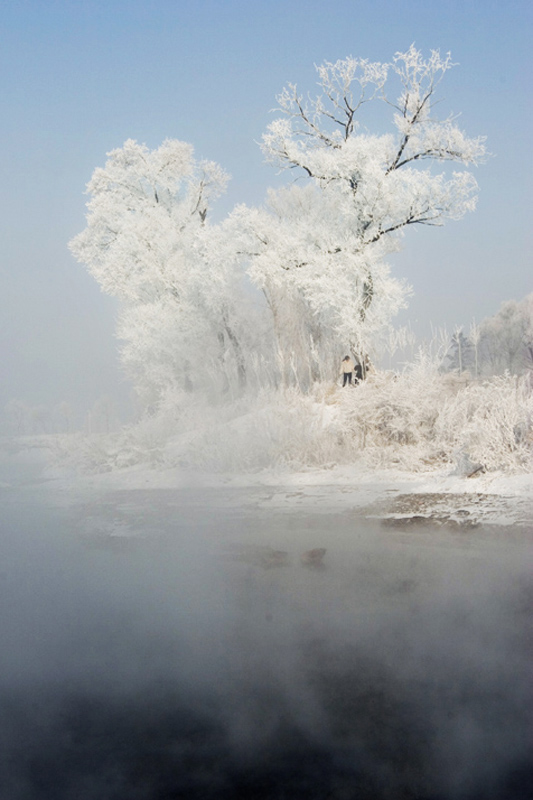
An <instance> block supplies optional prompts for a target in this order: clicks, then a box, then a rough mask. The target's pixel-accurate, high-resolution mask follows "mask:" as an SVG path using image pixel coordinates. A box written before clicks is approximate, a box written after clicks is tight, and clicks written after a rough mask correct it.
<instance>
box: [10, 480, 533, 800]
mask: <svg viewBox="0 0 533 800" xmlns="http://www.w3.org/2000/svg"><path fill="white" fill-rule="evenodd" d="M151 498H153V499H152V503H153V504H152V505H151V506H147V505H146V504H145V507H144V509H143V511H142V513H137V514H135V513H134V512H131V514H130V519H131V520H136V521H137V525H138V532H141V533H145V534H146V537H145V538H137V539H126V538H118V537H114V538H106V537H104V536H96V535H95V536H90V535H89V536H87V535H83V536H80V535H79V533H78V534H76V529H77V528H78V531H79V520H76V519H73V518H72V517H70V518H69V517H68V516H67V515H63V516H62V517H61V516H59V514H58V513H57V512H52V511H50V510H46V509H44V508H43V507H37V506H33V507H32V506H27V507H26V509H25V510H24V511H22V510H21V508H20V507H18V506H17V507H15V506H11V507H9V506H6V507H5V508H4V513H3V524H2V546H3V552H4V557H3V566H2V576H1V579H0V593H1V602H2V608H3V614H2V619H1V621H0V636H1V641H2V649H1V652H0V750H1V752H2V761H1V766H0V786H1V792H0V795H1V797H2V798H3V800H4V799H5V800H34V798H35V799H37V798H39V800H40V799H41V798H43V799H44V798H46V800H48V798H50V800H52V798H53V800H67V798H68V799H69V800H70V799H71V798H74V797H75V798H76V799H77V800H85V799H86V798H87V800H89V799H90V800H93V798H98V799H99V800H137V798H138V799H139V800H148V799H150V800H152V798H153V799H155V800H163V798H164V799H165V800H170V798H187V799H188V800H195V798H202V800H204V799H205V798H208V799H210V798H213V800H214V799H215V798H217V800H218V798H240V797H242V798H254V799H255V798H276V799H278V798H279V799H280V800H281V798H291V800H294V798H302V799H303V798H306V800H307V799H309V798H311V799H312V798H317V799H318V798H320V800H325V798H339V800H341V799H342V800H351V798H353V799H354V800H355V799H356V798H357V800H370V798H371V799H372V800H380V799H381V798H391V800H396V798H413V799H414V798H418V799H419V800H421V798H426V800H429V799H430V798H431V799H432V800H437V799H438V800H444V798H469V799H471V800H474V799H475V800H478V799H482V798H486V799H487V800H489V799H490V800H497V799H498V800H500V798H517V799H519V798H526V797H530V796H531V794H530V793H528V792H530V789H529V787H530V786H533V775H532V772H531V768H530V766H529V764H530V762H528V755H529V753H528V745H529V743H528V735H529V721H530V720H529V718H528V715H529V711H528V709H529V708H531V707H532V706H531V702H530V701H531V697H528V694H529V691H528V690H529V686H528V664H527V656H528V640H527V624H526V621H527V611H528V604H530V601H531V598H532V592H531V584H530V582H529V580H528V576H527V565H526V563H525V560H524V554H525V552H526V551H525V549H524V545H523V543H522V541H516V540H515V539H513V537H512V536H511V537H510V539H509V543H508V544H507V545H506V544H505V537H506V536H507V535H508V534H507V533H505V532H502V533H489V532H481V533H473V532H468V533H462V534H458V533H455V534H454V533H451V532H449V531H448V532H446V531H442V530H440V531H438V530H431V529H428V530H425V529H420V530H418V531H417V532H416V533H409V534H407V533H405V532H403V533H402V532H401V531H391V530H390V529H388V530H387V531H384V530H381V529H380V528H379V526H378V525H375V526H371V525H370V524H369V523H366V522H359V523H358V522H357V520H353V519H351V520H350V519H348V518H347V517H344V518H341V517H338V518H332V517H326V516H324V517H322V518H320V517H314V518H311V517H308V518H306V517H301V518H299V519H298V520H295V519H294V518H290V517H286V518H284V517H282V516H279V517H277V518H274V517H269V518H266V517H259V516H258V515H256V516H255V517H254V516H253V515H249V516H248V517H246V516H244V515H235V514H234V515H232V514H230V513H229V512H226V513H225V514H223V513H222V512H217V514H216V515H215V513H214V512H213V513H212V514H207V513H206V512H205V511H204V512H203V513H200V511H198V513H195V512H190V513H189V515H188V516H187V517H184V515H183V514H181V512H180V508H179V502H178V505H177V506H176V507H175V509H174V512H173V514H170V513H169V512H168V510H167V511H161V508H162V505H161V503H160V502H158V497H157V493H152V495H151ZM159 499H161V498H159ZM87 513H92V514H93V515H100V516H101V517H102V516H103V517H106V515H107V519H108V520H109V519H111V517H110V513H111V512H110V511H109V509H107V510H105V509H104V510H102V508H100V509H89V510H88V509H86V510H85V514H86V515H87ZM155 522H157V524H158V525H159V534H158V535H154V534H153V528H151V526H153V524H154V523H155ZM89 528H90V526H89ZM150 530H152V534H151V535H148V534H149V533H150ZM84 532H85V534H86V533H87V526H85V528H84ZM228 544H231V545H232V548H233V549H232V548H229V552H235V553H236V554H238V555H239V556H242V555H243V554H246V552H247V548H248V547H249V545H250V544H263V545H267V546H272V547H275V548H278V547H279V548H283V549H285V550H288V551H289V554H290V562H291V563H290V564H289V566H286V567H280V568H277V569H263V568H261V567H260V566H257V565H255V564H254V563H250V560H249V559H246V558H243V557H236V558H235V559H232V558H227V557H226V556H227V553H228V548H225V545H228ZM311 546H325V547H327V548H328V550H327V554H326V558H325V563H326V569H325V570H323V571H320V570H306V569H304V568H303V567H302V566H301V564H300V563H299V559H298V554H299V553H300V552H301V551H302V550H304V549H306V548H307V547H311Z"/></svg>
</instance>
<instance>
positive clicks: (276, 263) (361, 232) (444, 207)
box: [236, 46, 485, 352]
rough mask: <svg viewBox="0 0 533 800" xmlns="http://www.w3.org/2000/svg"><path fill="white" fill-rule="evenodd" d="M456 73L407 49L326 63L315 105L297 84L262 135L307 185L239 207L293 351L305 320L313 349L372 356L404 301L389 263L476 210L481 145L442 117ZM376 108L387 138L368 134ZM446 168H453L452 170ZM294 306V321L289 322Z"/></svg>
mask: <svg viewBox="0 0 533 800" xmlns="http://www.w3.org/2000/svg"><path fill="white" fill-rule="evenodd" d="M451 67H452V62H451V57H450V55H449V54H448V55H447V56H445V57H441V55H440V54H439V52H438V51H432V52H431V54H430V57H429V58H428V59H424V58H423V57H422V54H421V53H420V51H418V50H417V49H416V48H415V47H414V46H411V47H410V48H409V50H407V52H405V53H397V54H396V55H395V57H394V59H393V61H392V63H390V64H381V63H370V62H369V61H367V60H366V59H360V58H346V59H344V60H341V61H337V62H336V63H334V64H333V63H329V62H325V63H324V64H322V65H321V66H319V67H317V73H318V86H319V93H318V95H317V96H310V95H307V96H305V95H303V94H302V93H300V92H299V90H298V89H297V87H296V86H295V85H294V84H289V85H288V86H287V87H286V88H285V89H284V90H283V91H282V93H281V94H280V95H279V97H278V103H279V109H278V110H279V111H280V112H282V116H281V117H280V118H278V119H276V120H275V121H274V122H272V123H271V124H270V125H269V127H268V130H267V132H266V133H265V135H264V136H263V144H262V148H263V152H264V154H265V156H266V158H267V160H268V161H270V162H271V163H272V164H274V165H275V166H277V167H278V168H281V169H287V170H293V171H294V172H295V174H296V175H299V176H300V177H302V178H306V179H307V181H308V185H303V186H301V185H298V186H292V187H291V188H289V189H282V190H281V191H278V192H271V193H270V195H269V199H268V206H267V207H266V208H265V209H262V210H253V211H250V210H246V209H243V208H240V209H238V210H237V211H236V221H237V223H238V227H240V228H241V229H242V230H245V231H247V233H248V237H249V240H248V242H244V241H243V242H242V247H243V252H245V253H247V254H248V255H249V258H250V267H249V270H250V274H251V275H252V277H253V279H254V280H255V282H256V283H257V284H258V285H259V286H260V287H261V289H262V290H263V292H264V293H265V296H266V298H267V302H268V304H269V306H270V308H271V312H272V316H273V320H274V325H275V328H276V332H277V336H278V341H279V342H283V341H284V346H285V348H286V349H288V350H290V349H291V342H290V341H287V336H286V335H285V333H284V332H285V330H286V327H287V322H286V320H287V316H289V317H292V318H293V319H294V317H295V316H298V317H299V318H302V320H304V321H305V324H304V322H303V321H302V322H300V323H299V327H300V329H302V328H303V330H304V333H305V336H304V340H305V339H306V338H307V341H308V342H309V340H310V341H311V343H312V344H315V343H316V341H317V340H320V339H321V337H322V332H323V331H324V330H327V331H328V335H330V336H331V335H333V337H334V338H336V339H337V340H338V341H341V342H344V343H345V344H344V346H346V345H348V344H349V346H350V347H351V348H352V349H353V350H354V351H355V352H361V351H364V350H365V349H368V348H369V346H370V343H371V339H372V337H373V336H375V335H376V333H377V331H378V330H379V329H382V328H383V327H386V325H387V323H389V322H390V318H391V317H392V316H393V315H394V313H395V312H396V311H397V309H398V308H399V307H400V306H401V305H402V303H403V301H404V299H405V295H406V293H407V287H406V286H404V285H402V284H401V283H400V282H399V281H397V280H395V279H393V278H391V276H390V274H389V269H388V267H387V265H386V263H385V258H386V256H387V255H388V254H389V253H390V252H391V251H393V250H395V249H397V247H398V240H399V238H400V237H401V235H402V234H403V233H404V232H405V230H407V229H408V228H409V227H410V226H413V225H442V224H443V223H444V222H445V221H446V220H448V219H459V218H460V217H462V216H463V215H464V214H465V213H466V212H467V211H471V210H473V209H474V207H475V203H476V192H477V184H476V181H475V179H474V177H473V176H472V174H471V173H470V172H469V171H467V170H466V169H464V166H465V165H472V164H477V163H478V162H480V161H481V160H482V159H483V157H484V155H485V146H484V139H483V138H482V137H478V138H469V137H467V136H466V135H465V134H464V133H463V132H462V131H461V130H460V129H459V127H458V126H457V124H456V120H455V118H454V117H452V116H448V117H446V118H443V119H442V118H440V117H438V116H437V115H436V114H435V111H434V107H435V103H436V90H437V87H438V84H439V83H440V81H441V79H442V78H443V76H444V75H445V73H446V72H447V71H448V70H449V69H450V68H451ZM391 97H396V99H391ZM372 101H374V104H375V103H376V102H378V101H379V102H381V103H384V106H383V107H384V108H385V109H386V110H387V109H388V110H389V111H390V117H391V119H390V123H391V124H390V130H389V131H388V132H386V133H383V134H370V133H368V132H367V130H366V128H365V127H363V120H364V111H365V110H366V106H367V105H368V104H369V103H370V102H372ZM449 163H450V164H454V165H456V168H455V170H453V171H450V170H446V169H445V167H446V165H447V164H449ZM435 165H442V170H441V171H436V170H435ZM461 166H462V167H463V168H460V167H461ZM287 303H288V304H289V306H290V308H291V309H295V310H297V314H293V312H292V311H291V310H289V311H287V312H284V310H283V307H284V306H285V305H287ZM342 349H343V348H342V346H341V350H342Z"/></svg>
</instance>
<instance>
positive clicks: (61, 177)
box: [0, 0, 533, 408]
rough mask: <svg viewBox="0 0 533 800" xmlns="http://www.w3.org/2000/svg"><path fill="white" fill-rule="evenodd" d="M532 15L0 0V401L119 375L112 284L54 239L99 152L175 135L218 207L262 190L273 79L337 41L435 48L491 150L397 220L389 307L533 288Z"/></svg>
mask: <svg viewBox="0 0 533 800" xmlns="http://www.w3.org/2000/svg"><path fill="white" fill-rule="evenodd" d="M532 19H533V4H532V3H531V2H530V0H497V1H494V0H484V1H483V2H468V0H463V2H455V0H452V1H451V2H439V3H437V2H432V0H425V2H421V1H419V0H405V2H397V1H393V0H373V1H372V2H367V1H366V0H364V2H362V1H361V0H329V1H328V2H322V0H306V1H304V0H286V2H280V0H268V2H267V0H246V2H245V1H244V0H218V2H216V1H215V0H195V2H189V0H173V2H170V0H152V1H150V0H145V1H144V2H140V0H128V2H120V1H116V0H107V1H106V2H96V1H94V0H85V1H84V0H77V1H76V2H74V1H73V2H66V1H63V2H60V1H54V0H46V2H44V0H41V1H40V2H36V1H35V0H34V1H30V2H25V1H24V0H13V1H12V2H11V1H10V0H4V2H3V3H2V4H1V5H0V45H1V46H0V62H1V63H0V83H1V86H0V97H1V102H2V125H1V126H0V162H1V175H2V193H1V196H0V226H1V236H0V241H1V242H2V246H1V251H0V252H1V258H0V285H1V291H0V315H1V316H0V357H1V363H2V368H1V369H2V373H1V375H0V377H1V388H0V403H2V404H3V403H5V402H6V400H8V399H10V398H11V397H19V398H22V399H26V400H27V401H28V402H30V403H41V402H42V403H54V402H59V401H60V400H62V399H64V398H66V399H67V400H69V401H70V402H72V403H75V404H76V405H78V406H79V407H86V408H87V407H89V406H90V405H91V404H92V403H93V402H94V400H95V399H96V398H97V397H98V396H100V395H101V394H103V393H106V392H109V393H111V394H115V395H116V394H122V395H123V396H124V395H125V394H127V384H124V381H123V379H122V377H121V374H120V370H119V367H118V361H117V357H116V347H117V342H116V340H115V338H114V317H115V313H116V308H115V305H114V302H113V300H112V299H110V298H107V297H105V296H103V295H102V294H101V293H100V291H99V289H98V287H97V286H96V284H95V283H94V281H93V280H92V279H91V278H90V277H89V276H88V275H87V274H86V273H85V271H84V269H83V267H82V266H81V265H78V264H76V262H75V261H74V259H73V258H72V256H71V255H70V253H69V252H68V249H67V243H68V241H69V240H70V239H71V238H72V237H73V236H74V235H75V234H76V233H78V232H79V231H80V230H82V229H83V228H84V214H85V202H86V197H85V196H84V194H83V192H84V187H85V184H86V183H87V181H88V180H89V178H90V175H91V173H92V171H93V169H94V168H95V167H97V166H100V165H103V164H104V162H105V157H106V156H105V154H106V152H107V151H109V150H111V149H113V148H115V147H119V146H121V145H122V144H123V142H124V141H125V140H126V139H127V138H133V139H137V140H139V141H141V142H145V143H146V144H147V145H148V146H150V147H156V146H158V145H159V144H160V143H161V142H162V141H163V140H164V139H165V138H168V137H171V138H177V139H182V140H184V141H188V142H191V143H192V144H193V145H194V147H195V150H196V154H197V155H198V156H199V157H202V158H209V159H213V160H215V161H218V162H219V163H220V164H221V165H222V166H223V167H224V168H225V169H226V170H228V171H229V172H230V174H231V175H232V181H231V184H230V187H229V191H228V194H227V196H226V198H225V199H224V201H223V203H222V204H221V206H220V213H223V212H225V211H228V210H230V209H231V207H232V206H233V205H234V204H235V203H237V202H246V203H249V204H258V203H261V202H262V200H263V198H264V195H265V191H266V188H267V187H268V186H275V185H276V184H278V183H279V181H280V178H279V177H278V176H277V175H276V173H275V170H273V169H272V168H271V167H268V166H266V165H264V164H263V163H262V156H261V153H260V150H259V147H258V145H257V141H258V140H259V139H260V137H261V134H262V132H263V131H264V129H265V127H266V125H267V124H268V122H269V121H270V120H271V119H272V114H271V113H270V112H271V109H273V108H274V107H275V105H276V103H275V96H276V94H277V93H278V92H279V91H280V90H281V89H282V87H283V86H284V84H285V83H287V82H288V81H291V82H296V83H298V85H299V86H301V87H302V88H303V89H308V88H309V89H311V90H312V89H313V87H314V83H315V73H314V68H313V65H314V64H318V63H320V62H322V61H324V60H329V61H335V60H337V59H338V58H344V57H345V56H347V55H353V56H362V57H368V58H369V59H371V60H373V61H388V60H390V59H391V57H392V56H393V54H394V53H395V52H396V51H397V50H405V49H407V48H408V47H409V45H410V44H411V43H412V42H415V44H416V45H417V47H419V48H420V49H422V50H423V51H425V52H428V51H429V49H431V48H434V49H440V50H441V51H442V52H447V51H448V50H449V51H451V53H452V56H453V60H454V61H456V62H458V64H459V65H458V66H457V67H455V68H454V69H453V70H452V71H451V72H450V73H448V75H447V77H446V79H445V81H444V83H443V84H442V87H441V93H440V96H441V97H442V98H443V100H444V102H443V106H442V107H443V109H444V110H445V111H446V113H448V112H456V113H459V112H460V113H461V119H460V125H461V127H463V128H464V129H465V130H466V131H467V133H468V134H470V135H472V136H474V135H486V136H487V137H488V142H487V143H488V148H489V150H490V151H491V152H492V153H493V154H494V156H493V158H491V159H490V161H489V162H488V163H487V164H485V165H484V166H482V167H480V168H479V169H477V170H476V177H477V179H478V182H479V184H480V198H479V205H478V210H477V211H476V212H475V214H473V215H469V216H468V217H466V218H465V219H463V220H462V221H460V222H458V223H450V224H449V225H448V226H446V227H445V228H443V229H437V230H435V229H430V230H421V231H419V232H415V231H413V232H409V234H410V235H407V236H406V238H405V240H404V249H403V252H402V253H400V254H398V255H397V256H395V257H394V258H393V259H392V260H391V264H392V268H393V272H394V274H395V275H396V276H398V277H405V278H406V279H407V280H408V281H409V282H410V283H411V284H412V286H413V289H414V292H415V294H414V297H413V299H412V301H411V305H410V309H409V311H408V312H407V313H405V314H403V316H402V321H403V322H406V321H408V320H409V321H410V322H411V324H412V326H413V327H414V329H415V330H417V331H418V332H419V333H420V334H425V333H426V332H428V331H429V326H430V320H431V321H432V322H433V324H434V325H435V326H437V327H438V326H443V325H447V326H448V328H452V327H453V326H454V325H455V324H458V323H459V324H465V325H468V324H469V322H470V321H471V319H472V318H473V317H475V318H476V319H477V320H478V321H479V320H480V319H482V318H483V317H484V316H487V315H490V314H493V313H495V312H496V311H497V309H498V307H499V305H500V304H501V303H502V302H503V301H504V300H506V299H510V298H515V299H520V298H521V297H523V296H524V295H525V294H527V293H529V292H531V291H533V269H532V265H531V256H530V254H531V250H532V241H531V238H532V237H531V227H532V226H531V211H532V203H531V196H532V190H533V186H532V180H531V175H532V169H531V167H532V163H531V140H532V134H533V131H532V124H531V90H530V87H531V74H532V63H531V61H532V59H531V46H530V41H531V39H532V34H533V26H532Z"/></svg>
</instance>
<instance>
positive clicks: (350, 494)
mask: <svg viewBox="0 0 533 800" xmlns="http://www.w3.org/2000/svg"><path fill="white" fill-rule="evenodd" d="M43 445H44V443H43V440H42V439H41V440H34V441H31V442H29V441H26V442H25V443H22V444H21V443H20V442H19V443H18V444H17V446H16V447H15V446H14V444H13V443H11V445H10V448H9V449H10V452H7V450H8V448H6V446H5V445H4V448H3V453H2V474H1V475H0V491H2V493H3V494H5V493H6V491H7V492H8V491H9V489H10V488H13V487H16V486H18V488H21V487H24V488H25V489H26V490H30V489H31V491H33V492H38V493H39V495H41V496H42V497H43V499H46V501H47V502H48V503H50V504H52V505H55V506H62V507H68V506H71V505H78V504H83V503H86V502H90V501H91V499H92V498H94V497H95V496H97V497H102V496H104V495H113V494H115V493H121V494H123V493H128V492H132V493H133V492H138V491H143V492H149V491H150V490H167V491H172V490H175V491H176V493H178V494H179V495H180V497H181V498H182V499H183V502H184V503H187V502H190V501H191V498H192V497H195V498H197V500H196V501H195V502H200V503H201V502H205V504H206V505H209V506H210V507H213V506H215V507H216V506H220V507H226V508H233V509H234V510H238V509H242V510H243V511H246V510H248V511H252V510H254V509H256V510H261V511H268V510H271V511H273V512H274V511H275V512H276V513H284V512H285V513H289V514H290V513H298V512H304V513H307V512H312V513H316V514H322V513H324V514H327V513H336V514H342V513H354V512H355V513H357V515H358V516H361V517H367V518H374V519H375V518H378V519H395V520H398V521H399V522H401V523H403V524H415V523H416V522H417V521H427V520H431V521H434V522H436V523H440V524H442V523H449V524H452V525H457V526H461V527H473V526H474V525H477V524H496V525H503V526H510V525H512V526H520V527H526V528H531V529H533V475H531V473H521V474H520V473H519V474H506V473H504V472H491V473H485V474H483V473H481V474H477V475H475V476H473V477H470V478H467V477H462V476H458V475H453V474H450V469H449V468H445V469H442V468H441V469H436V470H432V471H429V470H428V471H426V472H423V473H409V472H405V471H401V470H372V469H369V468H365V467H364V466H362V465H360V464H357V465H353V466H338V467H332V468H329V469H309V470H306V471H301V472H290V471H282V470H263V471H261V472H254V473H249V474H245V473H240V474H239V473H234V474H231V473H225V474H215V473H207V472H195V471H191V470H188V469H183V468H171V469H163V468H154V467H149V466H145V465H138V466H135V467H129V468H126V469H122V470H115V471H112V472H105V473H101V474H80V473H75V472H73V471H71V470H69V469H66V468H59V467H57V466H54V465H53V464H51V463H50V458H49V450H48V448H46V447H45V446H43Z"/></svg>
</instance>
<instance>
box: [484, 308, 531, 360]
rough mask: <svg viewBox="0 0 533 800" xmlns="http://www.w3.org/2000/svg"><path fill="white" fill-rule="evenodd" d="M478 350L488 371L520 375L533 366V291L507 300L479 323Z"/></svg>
mask: <svg viewBox="0 0 533 800" xmlns="http://www.w3.org/2000/svg"><path fill="white" fill-rule="evenodd" d="M479 329H480V330H479V351H480V359H481V360H482V369H483V372H484V373H485V374H492V375H494V374H499V373H502V372H505V371H508V372H511V373H514V374H520V373H522V372H523V371H524V370H525V369H531V368H533V294H529V295H527V296H526V297H525V298H524V299H523V300H521V301H520V302H516V301H515V300H507V301H506V302H505V303H503V304H502V306H501V308H500V310H499V311H498V313H497V314H495V315H494V316H493V317H488V318H487V319H485V320H483V322H482V323H481V324H480V326H479Z"/></svg>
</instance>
